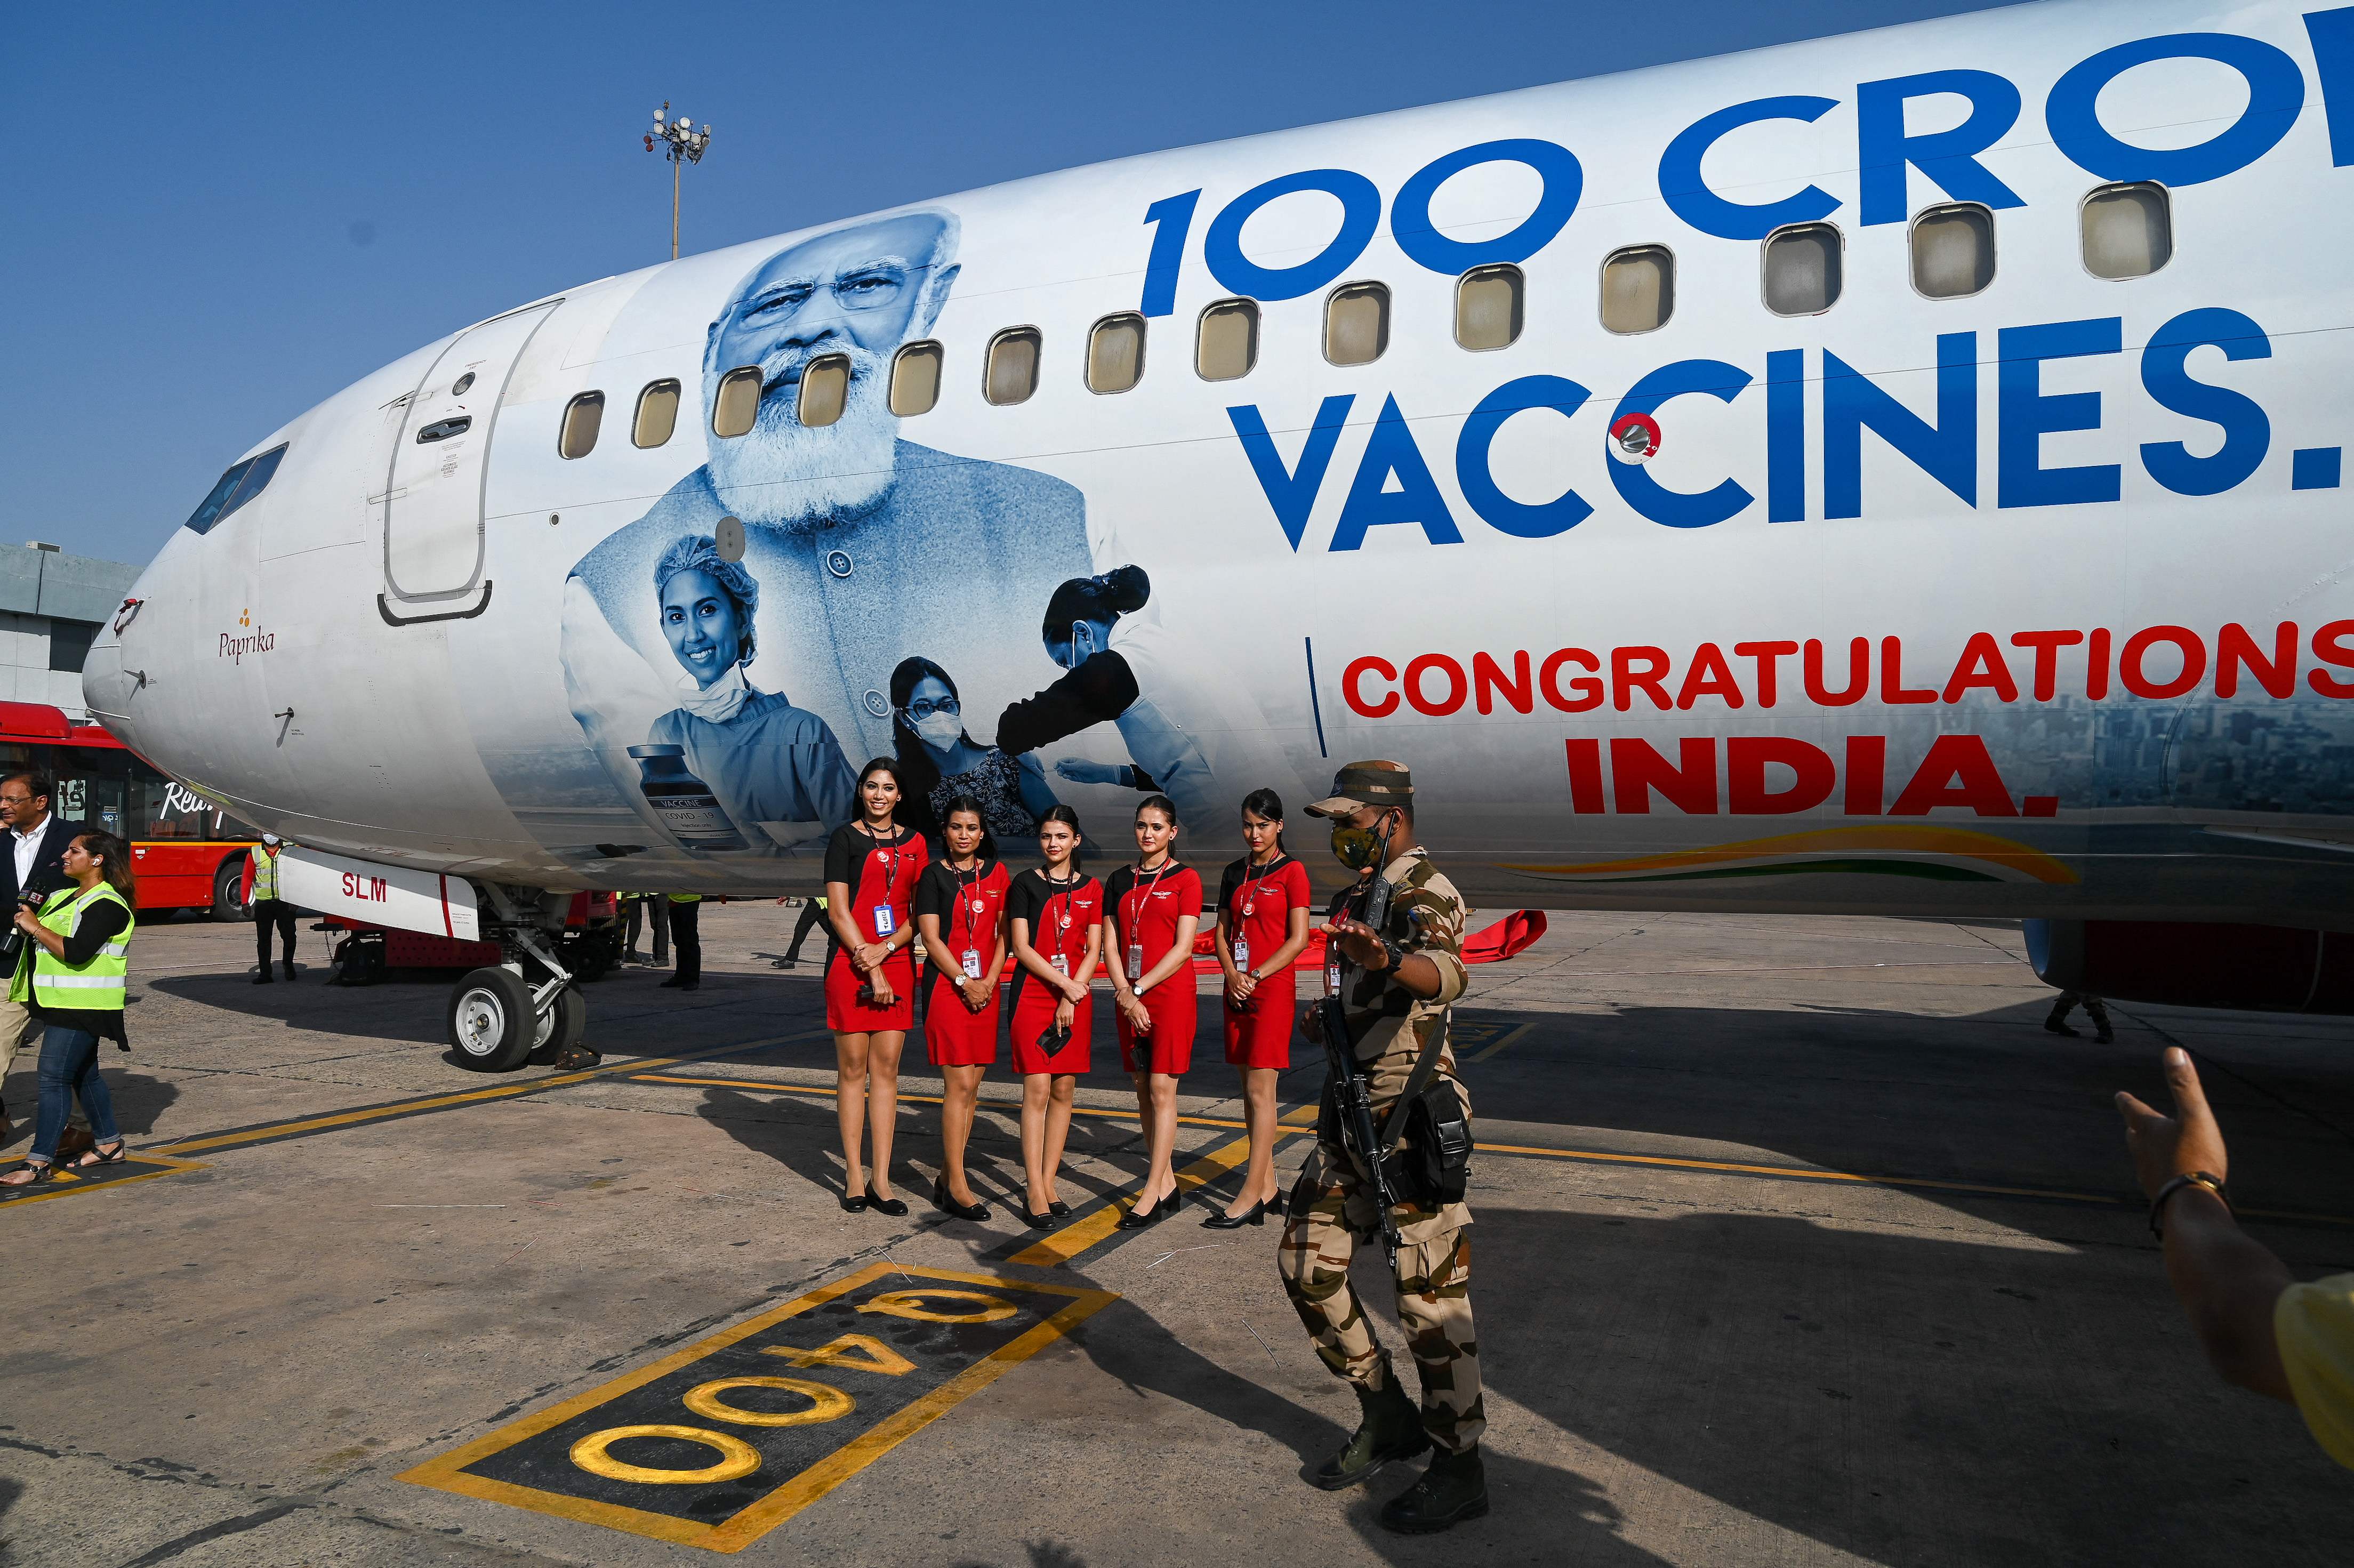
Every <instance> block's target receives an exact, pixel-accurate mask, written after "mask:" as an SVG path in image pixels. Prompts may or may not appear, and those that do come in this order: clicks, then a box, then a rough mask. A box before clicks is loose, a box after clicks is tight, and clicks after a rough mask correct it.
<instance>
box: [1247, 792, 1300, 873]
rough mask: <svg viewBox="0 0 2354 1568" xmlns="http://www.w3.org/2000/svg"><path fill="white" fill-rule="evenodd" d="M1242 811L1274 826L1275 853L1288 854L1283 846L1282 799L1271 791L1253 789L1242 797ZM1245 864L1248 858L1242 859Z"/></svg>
mask: <svg viewBox="0 0 2354 1568" xmlns="http://www.w3.org/2000/svg"><path fill="white" fill-rule="evenodd" d="M1243 810H1246V811H1248V812H1249V813H1251V815H1253V816H1255V817H1264V818H1266V819H1267V821H1270V822H1273V823H1274V824H1275V853H1278V854H1289V853H1291V852H1290V851H1289V850H1288V849H1286V848H1285V847H1284V844H1283V797H1282V796H1280V795H1278V794H1277V793H1276V792H1275V791H1274V790H1272V789H1254V790H1252V791H1251V792H1250V793H1249V794H1247V795H1246V796H1244V797H1243ZM1244 859H1245V860H1246V862H1247V861H1248V859H1249V857H1248V856H1247V855H1246V856H1245V857H1244Z"/></svg>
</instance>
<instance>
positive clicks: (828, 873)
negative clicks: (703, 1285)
mask: <svg viewBox="0 0 2354 1568" xmlns="http://www.w3.org/2000/svg"><path fill="white" fill-rule="evenodd" d="M898 808H899V765H898V764H897V763H896V762H894V761H893V760H891V758H887V757H878V758H875V760H874V761H872V762H870V763H868V764H867V765H866V768H865V770H864V772H862V773H860V774H859V776H858V820H857V821H854V822H845V823H843V825H842V826H841V827H839V828H837V829H835V830H834V833H833V837H832V839H831V840H829V841H827V843H826V846H825V894H826V907H825V914H826V925H827V927H828V931H829V935H830V936H831V937H832V941H830V942H829V943H828V944H827V950H826V955H825V1026H826V1027H827V1028H828V1029H831V1030H832V1031H833V1063H834V1084H835V1087H836V1091H837V1095H836V1101H835V1114H836V1116H837V1117H838V1118H840V1120H841V1123H842V1160H843V1176H844V1178H845V1182H846V1184H845V1185H844V1187H843V1194H842V1206H843V1208H845V1209H848V1210H850V1211H852V1212H853V1213H855V1212H857V1211H858V1210H860V1209H864V1208H869V1207H872V1208H874V1209H875V1210H876V1211H877V1212H879V1213H885V1214H891V1215H894V1216H896V1215H899V1214H904V1213H907V1203H906V1202H903V1201H902V1200H900V1199H897V1198H895V1197H893V1196H892V1195H891V1133H892V1130H893V1128H894V1127H895V1125H896V1122H897V1120H898V1116H899V1051H900V1048H901V1047H902V1046H904V1045H905V1044H907V1028H908V1025H909V1024H911V1023H913V1022H915V994H916V962H915V959H913V958H912V957H910V956H909V954H908V952H907V945H908V944H909V943H910V942H913V941H914V940H915V939H916V921H915V913H916V880H917V877H919V876H921V875H922V874H923V870H924V861H925V859H926V858H927V856H926V852H925V849H924V837H923V835H922V834H921V833H918V832H915V831H914V830H913V829H910V828H903V827H901V826H899V825H898V823H897V822H896V821H895V820H894V818H895V816H896V813H897V810H898ZM870 1120H871V1121H872V1122H873V1123H874V1128H875V1164H874V1168H873V1169H872V1170H871V1171H870V1170H869V1169H868V1168H867V1166H866V1164H865V1162H864V1159H863V1156H862V1150H861V1149H860V1142H861V1136H862V1134H863V1132H864V1128H865V1124H866V1123H867V1122H868V1121H870Z"/></svg>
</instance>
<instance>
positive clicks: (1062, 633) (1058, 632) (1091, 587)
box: [1039, 567, 1152, 649]
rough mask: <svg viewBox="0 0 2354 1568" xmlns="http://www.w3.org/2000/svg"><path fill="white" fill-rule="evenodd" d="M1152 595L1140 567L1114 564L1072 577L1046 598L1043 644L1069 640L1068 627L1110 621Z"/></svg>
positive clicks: (1142, 569)
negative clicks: (1095, 574) (1089, 574)
mask: <svg viewBox="0 0 2354 1568" xmlns="http://www.w3.org/2000/svg"><path fill="white" fill-rule="evenodd" d="M1151 597H1152V579H1151V578H1150V577H1147V576H1146V575H1145V571H1144V568H1143V567H1113V568H1112V569H1111V570H1109V571H1108V572H1106V573H1104V574H1103V575H1102V576H1100V577H1073V578H1071V579H1070V580H1069V581H1067V582H1066V583H1064V584H1063V586H1062V587H1060V588H1056V589H1055V597H1054V598H1052V599H1048V600H1047V601H1046V620H1045V624H1044V626H1042V627H1040V628H1039V634H1040V635H1041V636H1042V637H1044V639H1045V642H1046V646H1047V647H1048V648H1049V649H1052V648H1054V647H1055V645H1057V644H1058V643H1067V642H1069V641H1070V640H1071V629H1072V628H1073V627H1075V626H1076V625H1078V624H1079V623H1080V622H1081V621H1090V620H1100V621H1105V622H1110V621H1113V620H1119V618H1120V617H1121V616H1123V615H1126V614H1128V613H1129V612H1130V611H1132V610H1139V609H1143V608H1144V606H1145V602H1146V601H1147V600H1148V599H1151Z"/></svg>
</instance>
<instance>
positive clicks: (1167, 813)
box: [1136, 795, 1185, 860]
mask: <svg viewBox="0 0 2354 1568" xmlns="http://www.w3.org/2000/svg"><path fill="white" fill-rule="evenodd" d="M1147 811H1158V812H1160V813H1161V815H1162V816H1164V817H1166V818H1168V819H1169V825H1170V826H1171V827H1172V828H1178V829H1181V830H1182V828H1183V827H1184V825H1185V824H1184V823H1182V822H1181V821H1178V820H1177V802H1176V801H1174V800H1171V799H1170V798H1169V797H1168V796H1166V795H1147V796H1146V797H1145V798H1144V799H1143V800H1139V801H1138V802H1137V803H1136V814H1137V815H1138V816H1142V815H1144V813H1145V812H1147ZM1170 858H1171V859H1172V860H1174V859H1175V858H1176V856H1175V855H1173V854H1172V855H1171V856H1170Z"/></svg>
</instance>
